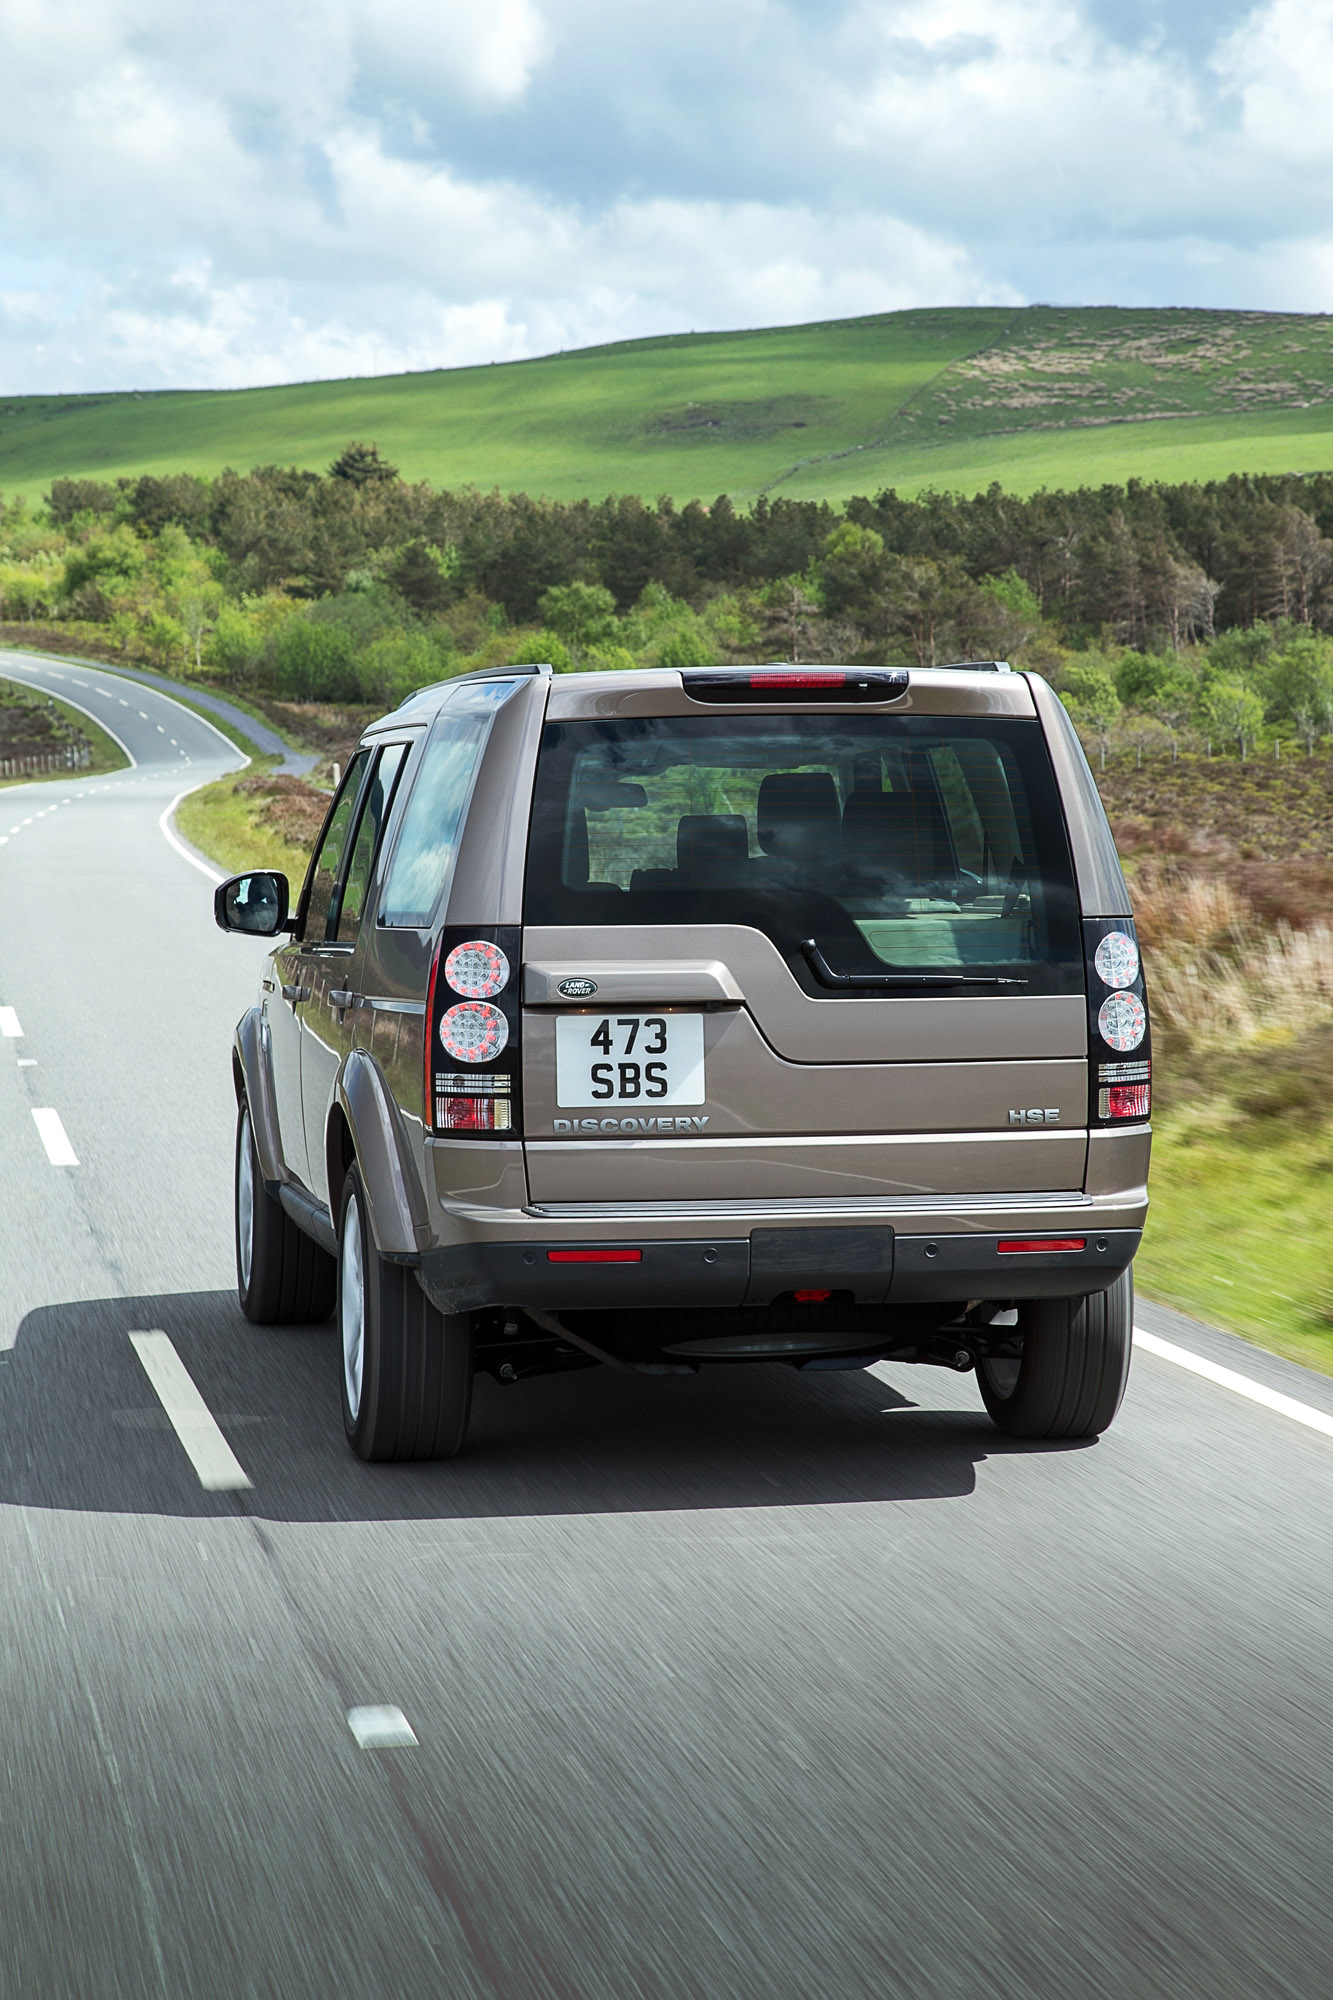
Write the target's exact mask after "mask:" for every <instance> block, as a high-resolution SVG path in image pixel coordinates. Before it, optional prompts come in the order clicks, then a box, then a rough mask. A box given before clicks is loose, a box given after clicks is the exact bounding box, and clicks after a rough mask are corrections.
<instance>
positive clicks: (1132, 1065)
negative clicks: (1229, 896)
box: [1083, 917, 1152, 1127]
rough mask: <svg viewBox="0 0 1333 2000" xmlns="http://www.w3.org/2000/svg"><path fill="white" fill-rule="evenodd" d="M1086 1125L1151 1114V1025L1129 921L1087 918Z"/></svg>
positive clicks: (1118, 1122) (1122, 1121) (1136, 943)
mask: <svg viewBox="0 0 1333 2000" xmlns="http://www.w3.org/2000/svg"><path fill="white" fill-rule="evenodd" d="M1083 942H1084V956H1085V960H1086V965H1087V984H1088V1056H1089V1072H1090V1073H1089V1078H1088V1085H1089V1089H1088V1103H1089V1118H1088V1122H1089V1124H1090V1125H1093V1126H1094V1127H1096V1126H1107V1125H1123V1124H1125V1123H1127V1122H1135V1121H1137V1122H1138V1123H1140V1124H1141V1123H1142V1122H1143V1121H1144V1120H1145V1119H1146V1118H1147V1117H1148V1116H1149V1114H1150V1112H1151V1110H1152V1025H1151V1022H1150V1021H1149V1019H1148V996H1147V993H1146V991H1145V989H1144V983H1143V963H1142V960H1141V959H1140V957H1139V941H1138V938H1137V936H1136V935H1135V931H1134V919H1133V918H1132V917H1102V918H1089V919H1086V920H1085V922H1084V925H1083Z"/></svg>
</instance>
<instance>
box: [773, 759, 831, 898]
mask: <svg viewBox="0 0 1333 2000" xmlns="http://www.w3.org/2000/svg"><path fill="white" fill-rule="evenodd" d="M755 818H756V832H757V837H758V841H759V845H760V847H761V848H762V849H763V852H764V857H765V858H764V860H763V861H760V862H758V863H756V868H757V869H758V870H759V871H761V872H762V873H763V874H765V875H766V876H767V878H768V879H769V880H770V881H771V880H773V879H774V878H775V877H776V878H780V879H782V880H784V881H793V880H801V881H804V880H808V879H809V878H810V877H811V876H816V875H821V876H826V875H827V874H828V871H829V869H831V868H836V867H837V865H838V858H839V847H840V828H841V819H840V815H839V811H838V788H837V786H836V785H835V784H834V782H833V773H832V772H831V771H770V772H769V774H768V776H767V777H766V778H764V779H762V780H761V781H760V785H759V798H758V801H757V805H756V811H755Z"/></svg>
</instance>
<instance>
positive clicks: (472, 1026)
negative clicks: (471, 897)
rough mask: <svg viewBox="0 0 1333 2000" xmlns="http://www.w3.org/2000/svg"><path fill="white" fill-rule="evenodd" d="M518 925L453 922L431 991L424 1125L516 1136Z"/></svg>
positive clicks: (451, 1133) (434, 964)
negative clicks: (462, 925) (498, 926)
mask: <svg viewBox="0 0 1333 2000" xmlns="http://www.w3.org/2000/svg"><path fill="white" fill-rule="evenodd" d="M519 946H520V934H519V932H518V930H517V929H516V928H504V929H495V928H487V927H486V926H484V925H482V926H480V927H477V926H474V927H472V928H470V929H468V930H463V929H461V928H460V927H459V926H457V925H450V926H449V927H448V928H447V929H446V930H445V931H444V932H443V934H442V935H441V937H440V938H439V940H438V942H437V944H436V947H435V956H434V958H433V960H432V961H431V968H430V982H429V985H428V987H427V991H426V1018H425V1022H424V1028H425V1040H424V1047H423V1062H424V1075H423V1078H422V1086H423V1096H424V1108H425V1118H426V1130H427V1131H428V1132H433V1133H436V1134H438V1135H440V1136H442V1137H443V1136H446V1135H447V1136H448V1137H450V1138H490V1137H492V1136H494V1135H496V1134H504V1135H505V1136H507V1137H510V1138H516V1137H517V1136H518V1134H519V1131H520V1129H521V1128H520V1121H519V1077H520V1073H519V1062H518V1039H519V1028H520V1025H521V1018H522V1017H521V1012H520V1006H519V992H518V964H519Z"/></svg>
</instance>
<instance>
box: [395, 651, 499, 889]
mask: <svg viewBox="0 0 1333 2000" xmlns="http://www.w3.org/2000/svg"><path fill="white" fill-rule="evenodd" d="M515 685H516V683H515V682H513V681H489V682H482V683H479V684H473V685H470V686H468V687H465V688H460V689H459V690H458V691H457V693H455V694H454V695H452V696H451V697H450V698H449V700H448V704H447V706H446V707H445V709H444V710H443V712H442V713H441V715H440V716H439V717H438V719H437V720H436V723H435V726H434V728H433V729H432V730H431V733H430V737H429V739H428V740H427V743H426V747H425V749H424V750H423V752H422V755H421V762H420V764H419V765H418V767H417V773H416V778H415V780H414V782H413V784H412V789H411V793H410V795H409V797H408V800H407V804H406V806H405V807H404V810H403V816H402V819H401V821H400V823H399V827H398V835H397V839H396V840H395V842H394V846H393V853H392V856H391V858H390V861H389V866H388V870H387V873H386V875H385V878H384V889H383V892H382V894H381V897H380V911H379V921H380V923H381V924H386V925H391V926H415V927H417V928H422V927H424V926H425V925H427V924H429V923H430V921H431V917H432V915H433V913H434V911H435V908H436V905H437V904H438V903H439V900H440V897H441V895H442V894H443V892H444V890H445V889H446V888H447V886H448V884H449V881H450V879H451V877H452V875H453V871H454V862H455V860H456V858H457V854H458V839H459V834H460V832H461V831H462V826H463V817H464V814H465V812H466V809H467V803H468V800H469V798H470V797H471V796H472V785H473V780H474V779H475V777H476V774H477V765H478V763H479V762H480V759H481V753H482V749H483V747H484V745H485V742H486V738H487V736H488V735H489V733H490V728H491V723H492V721H493V719H494V717H495V713H496V710H497V708H498V707H499V706H500V704H501V703H502V702H503V701H505V700H506V699H507V698H508V697H509V695H510V694H512V692H513V690H514V687H515Z"/></svg>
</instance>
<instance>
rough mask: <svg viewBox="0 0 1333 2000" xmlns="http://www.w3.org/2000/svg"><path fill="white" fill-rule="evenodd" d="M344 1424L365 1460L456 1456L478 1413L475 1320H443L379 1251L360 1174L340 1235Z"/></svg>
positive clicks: (348, 1183) (350, 1179)
mask: <svg viewBox="0 0 1333 2000" xmlns="http://www.w3.org/2000/svg"><path fill="white" fill-rule="evenodd" d="M338 1246H339V1247H338V1328H339V1332H340V1333H341V1335H342V1362H343V1368H342V1405H343V1425H344V1428H345V1429H346V1432H347V1439H348V1443H349V1444H350V1445H351V1447H352V1449H353V1451H354V1452H356V1454H357V1456H358V1457H359V1458H366V1459H412V1458H452V1457H453V1456H454V1454H455V1452H457V1451H458V1450H460V1449H461V1447H462V1443H463V1439H464V1437H465V1436H466V1435H467V1426H468V1418H469V1417H470V1416H471V1414H472V1322H471V1321H470V1320H469V1319H468V1318H467V1317H466V1316H465V1315H462V1314H458V1313H442V1312H438V1311H437V1310H436V1308H435V1307H434V1306H433V1305H432V1304H431V1302H430V1300H429V1299H428V1298H427V1297H426V1295H425V1293H424V1292H423V1291H422V1289H421V1287H420V1285H418V1283H417V1281H416V1278H415V1277H414V1276H413V1274H412V1272H411V1271H410V1270H408V1269H407V1268H406V1267H405V1266H404V1265H402V1264H389V1263H386V1262H385V1260H384V1258H382V1257H381V1256H380V1254H379V1251H378V1250H377V1249H376V1248H375V1239H374V1237H373V1236H372V1235H371V1232H370V1222H369V1217H368V1215H367V1212H366V1193H365V1188H364V1185H363V1183H362V1180H361V1175H360V1172H359V1171H358V1169H357V1168H356V1167H355V1166H353V1167H349V1168H348V1170H347V1178H346V1180H345V1181H344V1183H343V1197H342V1217H341V1222H340V1226H339V1231H338Z"/></svg>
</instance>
